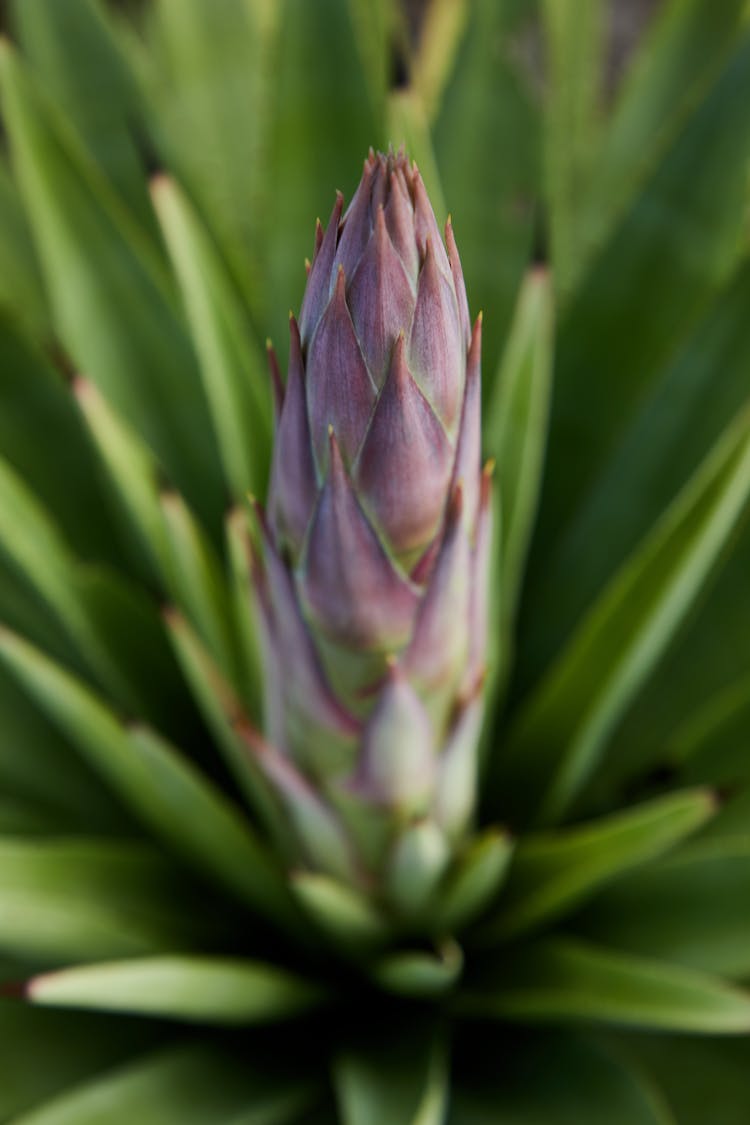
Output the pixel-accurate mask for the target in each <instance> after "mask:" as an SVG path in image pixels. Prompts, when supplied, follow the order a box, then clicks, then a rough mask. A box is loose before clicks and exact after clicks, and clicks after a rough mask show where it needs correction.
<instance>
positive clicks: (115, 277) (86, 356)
mask: <svg viewBox="0 0 750 1125" xmlns="http://www.w3.org/2000/svg"><path fill="white" fill-rule="evenodd" d="M0 81H1V82H2V90H3V95H4V105H5V119H4V120H5V125H6V128H7V130H8V133H9V137H10V145H11V156H12V159H13V163H14V167H15V170H16V173H17V175H18V178H19V183H20V188H21V194H22V197H23V200H24V203H25V206H26V209H27V213H28V216H29V221H30V224H31V227H32V231H33V234H34V239H35V242H36V245H37V248H38V250H39V255H40V260H41V263H42V267H43V271H44V276H45V282H46V284H47V286H48V288H49V292H50V298H51V301H52V305H53V309H54V314H55V322H56V325H57V327H58V330H59V331H60V333H61V335H62V337H63V338H64V340H65V344H66V346H67V348H68V349H69V351H70V352H71V354H72V356H73V359H74V361H75V363H76V364H77V365H78V366H79V367H80V368H81V369H82V370H83V371H84V372H85V373H86V374H87V375H88V376H89V377H90V378H92V379H93V380H95V381H96V382H97V384H98V385H99V386H101V387H102V389H103V391H104V393H105V394H106V395H107V396H108V397H110V398H111V400H112V402H113V403H114V405H115V406H116V407H117V408H118V409H120V410H122V413H123V415H124V416H125V417H126V418H127V419H128V420H129V421H130V422H131V423H132V424H134V425H135V426H136V427H137V428H138V429H139V430H140V432H141V433H143V434H144V435H145V436H146V438H147V440H148V441H149V442H150V443H151V444H152V446H153V448H154V449H156V450H157V452H158V453H159V455H160V457H161V459H162V460H163V462H164V465H165V466H166V468H167V470H168V471H169V472H170V473H171V474H173V479H174V481H175V483H176V484H177V485H178V486H180V487H182V488H184V489H185V491H186V492H187V494H188V495H189V496H191V497H192V499H193V501H194V503H195V504H196V506H197V507H198V509H199V511H200V512H201V513H202V514H203V515H204V516H206V518H207V520H208V522H211V520H213V525H212V526H215V523H216V515H215V514H216V512H217V511H221V508H222V493H223V489H222V485H221V479H220V472H219V468H218V458H217V455H216V448H215V445H214V444H213V442H212V441H211V440H210V438H209V437H208V435H207V434H206V427H205V417H206V405H205V399H204V396H203V390H202V387H201V386H200V380H199V376H198V371H197V365H196V362H195V358H194V356H193V354H192V351H191V349H190V346H189V343H188V340H187V337H186V335H185V331H184V328H183V326H182V324H181V323H180V320H179V318H178V315H177V313H176V311H175V307H174V300H173V297H172V293H171V289H170V285H169V282H168V279H167V278H166V277H165V276H164V274H163V270H162V266H161V261H160V259H159V257H158V255H156V253H155V252H154V250H153V247H152V246H151V244H150V243H148V241H147V240H146V239H144V236H143V234H142V231H141V230H140V229H139V228H138V227H137V225H136V224H134V223H133V222H132V220H131V218H130V216H129V215H128V214H127V212H126V211H125V209H124V208H123V207H122V206H121V205H120V202H119V200H118V199H117V198H116V197H115V195H114V194H113V192H112V190H111V189H110V187H109V185H108V184H107V182H106V180H105V179H104V178H103V177H102V176H101V173H100V171H99V169H98V168H97V167H96V165H95V164H93V162H91V160H90V158H88V157H87V155H86V153H85V152H84V151H83V150H82V149H81V147H80V145H79V143H78V142H77V139H76V137H75V136H74V135H73V133H72V132H71V131H70V130H69V129H68V128H66V126H65V122H64V121H63V120H61V119H59V115H58V114H57V112H55V111H53V109H52V108H51V107H50V105H49V104H48V103H47V102H46V101H45V100H44V99H43V98H42V97H41V95H40V93H39V91H38V90H37V89H36V87H35V85H34V83H33V81H32V79H31V77H30V75H29V73H28V71H27V70H26V68H25V67H24V66H23V64H22V63H21V62H20V61H19V60H18V58H17V57H16V55H15V54H14V53H13V51H12V50H11V49H10V48H9V47H8V46H7V45H5V46H3V48H2V52H1V54H0ZM124 305H126V306H127V309H128V315H127V317H123V315H122V310H123V306H124Z"/></svg>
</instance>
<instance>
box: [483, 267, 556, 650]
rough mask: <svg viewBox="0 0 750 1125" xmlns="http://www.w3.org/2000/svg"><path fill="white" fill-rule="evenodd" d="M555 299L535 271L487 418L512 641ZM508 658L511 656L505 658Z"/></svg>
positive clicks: (541, 443)
mask: <svg viewBox="0 0 750 1125" xmlns="http://www.w3.org/2000/svg"><path fill="white" fill-rule="evenodd" d="M553 333H554V322H553V301H552V287H551V285H550V277H549V274H548V273H547V271H546V270H544V269H541V268H537V269H534V270H533V271H532V272H531V273H529V274H528V275H527V277H526V280H525V281H524V284H523V286H522V288H521V291H520V294H519V297H518V304H517V306H516V311H515V314H514V318H513V325H512V328H511V332H510V335H509V337H508V340H507V343H506V344H505V348H504V351H503V356H502V360H501V363H500V369H499V371H498V375H497V378H496V380H495V382H494V385H493V387H492V394H491V398H490V401H489V408H488V410H487V412H486V416H485V424H484V436H485V446H486V448H487V452H488V453H489V454H490V455H491V456H492V457H494V458H495V459H496V462H497V474H496V478H497V488H498V489H499V491H500V510H501V513H502V521H503V534H502V541H501V543H500V544H499V551H500V555H501V557H500V558H499V559H497V560H495V566H494V568H493V573H495V574H497V573H499V574H500V575H501V587H500V588H501V597H500V603H501V618H502V623H501V632H502V637H503V643H504V645H506V646H507V645H508V644H509V643H510V639H511V631H512V627H513V622H514V619H515V611H516V605H517V601H518V596H519V593H520V588H521V581H522V577H523V571H524V566H525V563H526V554H527V550H528V546H529V540H530V538H531V532H532V529H533V526H534V520H535V517H536V510H537V503H538V500H539V491H540V487H541V481H542V467H543V462H544V449H545V445H546V442H547V422H548V415H549V401H550V394H551V389H552V359H553V346H554V342H553ZM506 661H507V657H506Z"/></svg>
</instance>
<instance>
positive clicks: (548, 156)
mask: <svg viewBox="0 0 750 1125" xmlns="http://www.w3.org/2000/svg"><path fill="white" fill-rule="evenodd" d="M542 16H543V20H544V30H545V44H546V48H547V53H548V55H547V66H548V68H549V69H548V82H549V89H548V91H547V97H546V101H545V128H544V150H545V152H544V155H545V172H546V176H545V178H546V183H547V196H548V212H549V224H550V235H551V248H552V266H553V270H554V279H555V286H556V290H557V292H558V294H559V295H560V298H561V300H564V299H565V297H566V296H567V295H568V293H569V292H570V289H571V287H572V284H573V282H574V279H575V274H576V271H577V269H578V267H577V258H578V247H579V245H580V243H581V241H582V240H583V239H582V233H581V229H580V228H581V226H582V223H583V221H584V220H585V218H586V217H587V215H588V212H587V211H586V210H585V209H583V208H582V206H581V204H582V199H583V195H582V187H583V186H584V185H585V184H586V182H587V179H588V176H589V172H590V169H591V167H592V166H594V165H595V159H596V155H597V147H598V140H599V131H600V129H601V124H602V122H601V103H602V84H603V73H602V71H603V58H604V54H603V51H602V44H603V42H604V33H605V5H604V4H603V3H602V0H583V2H581V0H545V2H544V3H543V4H542Z"/></svg>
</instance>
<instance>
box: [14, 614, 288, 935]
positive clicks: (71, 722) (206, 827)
mask: <svg viewBox="0 0 750 1125" xmlns="http://www.w3.org/2000/svg"><path fill="white" fill-rule="evenodd" d="M0 656H1V657H2V659H3V660H4V661H5V663H6V664H7V665H8V667H9V668H10V669H11V671H13V673H14V674H15V675H16V676H17V677H18V679H19V681H20V682H21V683H22V684H23V685H24V687H25V688H26V689H27V690H28V691H29V692H30V693H31V694H32V695H33V697H34V698H35V699H36V701H37V703H38V704H39V706H40V707H41V708H42V709H43V710H44V711H45V712H46V713H47V714H48V716H49V717H50V718H51V719H52V720H53V721H54V722H55V723H57V724H58V725H59V726H60V727H61V728H62V730H63V731H64V732H65V733H66V735H67V736H68V737H69V738H70V740H71V741H72V742H73V743H74V744H75V745H76V747H77V748H78V750H79V751H80V752H81V753H82V754H83V755H84V756H85V757H86V759H87V760H88V761H89V762H90V763H91V765H92V766H93V768H94V769H96V770H97V771H98V772H99V773H100V774H101V775H102V776H103V777H104V778H105V779H106V780H107V782H108V783H109V784H110V785H111V786H112V788H113V789H114V790H115V791H116V792H117V793H118V794H119V795H120V796H121V797H122V799H123V800H124V801H125V802H126V804H127V805H128V807H129V808H131V809H132V811H133V812H134V813H135V814H136V815H137V816H138V817H139V818H140V819H141V820H142V821H143V822H144V823H145V824H146V825H147V826H148V827H149V828H150V830H151V831H152V832H154V833H155V834H156V836H157V837H160V838H161V839H163V840H164V841H165V842H167V843H168V844H169V846H170V847H172V848H174V849H175V850H176V851H177V852H178V853H179V854H180V855H183V856H184V857H185V858H186V859H189V860H192V861H193V862H195V861H196V860H197V861H198V863H199V865H200V866H202V867H205V866H208V867H210V869H211V870H212V872H213V873H214V875H216V876H218V877H219V878H221V879H222V881H224V882H227V881H229V882H230V884H231V886H232V888H233V889H234V890H235V891H240V892H241V893H242V895H243V897H244V898H245V899H246V900H249V901H251V902H252V903H253V904H254V905H255V906H257V907H258V909H259V910H261V911H262V912H263V913H268V914H269V915H270V916H271V917H273V918H275V919H276V920H277V921H281V922H282V924H283V920H284V919H285V918H286V919H287V920H288V918H289V903H288V899H287V896H286V893H285V891H284V888H283V884H282V883H281V882H280V880H279V877H278V876H277V874H276V871H275V868H274V866H273V864H272V862H271V861H270V860H269V859H268V858H267V856H266V853H265V851H264V849H263V848H262V846H261V844H260V843H259V842H258V840H257V839H256V838H255V836H254V834H253V832H252V830H251V828H250V825H249V824H245V823H243V821H242V820H240V819H239V816H238V814H237V813H235V812H234V810H232V808H231V806H230V805H228V804H226V803H225V801H224V799H223V798H222V797H221V796H220V795H219V794H218V793H217V792H216V791H215V790H214V789H213V787H212V786H211V785H210V783H209V782H208V781H207V780H206V779H204V778H202V777H201V775H200V774H199V773H198V772H197V770H196V769H195V768H194V767H193V766H192V765H191V764H190V763H189V762H188V760H187V759H185V758H184V757H182V756H181V755H180V754H179V753H177V751H175V750H174V749H173V748H172V747H171V746H169V745H168V744H166V743H164V742H163V741H162V740H161V739H159V738H158V737H157V736H155V735H151V734H149V733H147V732H144V731H138V730H128V729H127V728H126V727H125V726H123V725H122V723H120V722H119V721H118V720H117V719H116V718H115V716H114V715H113V714H112V712H111V711H110V710H108V708H106V707H105V706H104V705H103V704H102V703H101V702H100V701H99V700H98V699H97V698H96V696H94V695H93V693H91V692H90V691H88V690H87V689H86V688H85V687H84V686H83V685H82V684H81V683H80V682H79V681H77V680H75V679H74V678H73V677H72V676H70V675H69V674H68V673H67V672H65V671H64V670H63V669H62V668H60V667H59V666H58V665H56V664H54V663H53V662H52V661H50V660H49V659H48V658H47V657H45V656H43V655H42V654H41V653H40V652H38V651H37V650H35V649H34V648H32V647H31V646H30V645H28V644H27V643H26V642H25V641H23V640H21V639H20V638H18V637H15V636H14V635H13V634H11V633H9V632H8V631H7V630H0ZM198 824H200V826H201V831H200V833H198V832H197V826H198ZM242 857H244V862H243V861H242Z"/></svg>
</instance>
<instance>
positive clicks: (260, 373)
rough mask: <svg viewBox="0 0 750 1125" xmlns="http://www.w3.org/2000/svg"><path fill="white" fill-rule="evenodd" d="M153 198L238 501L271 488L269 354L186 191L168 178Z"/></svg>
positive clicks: (159, 182) (157, 185)
mask: <svg viewBox="0 0 750 1125" xmlns="http://www.w3.org/2000/svg"><path fill="white" fill-rule="evenodd" d="M151 191H152V197H153V200H154V206H155V207H156V212H157V215H158V217H159V222H160V223H161V227H162V231H163V233H164V237H165V239H166V242H167V248H168V250H169V254H170V257H171V259H172V263H173V265H174V268H175V272H176V274H177V278H178V280H179V282H180V287H181V290H182V296H183V300H184V302H185V307H186V312H187V316H188V321H189V324H190V328H191V332H192V336H193V340H194V342H195V346H196V350H197V352H198V356H199V358H200V362H201V374H202V376H203V386H204V388H205V392H206V398H207V399H208V404H209V406H210V408H211V415H212V420H213V424H214V431H215V433H216V438H217V442H218V445H219V450H220V452H221V456H222V461H223V464H224V472H225V475H226V478H227V480H228V481H229V483H230V485H231V487H232V491H233V492H234V495H235V497H236V498H241V497H243V496H244V495H245V493H246V492H247V491H248V490H250V491H251V492H254V493H255V494H256V495H258V496H262V495H264V493H265V490H266V477H267V463H268V457H269V450H270V435H271V401H270V384H269V380H268V376H267V374H266V369H265V356H264V355H262V354H260V351H259V349H258V344H257V341H256V340H255V339H254V337H253V335H252V334H251V332H250V330H249V326H248V323H247V315H246V313H245V310H244V309H243V307H242V305H241V303H240V300H239V296H238V294H237V292H236V290H235V288H234V283H233V281H232V279H231V277H229V275H228V274H227V272H226V269H225V267H224V265H223V263H222V261H221V259H220V258H219V255H218V253H217V251H216V248H215V247H214V246H213V245H212V243H211V240H210V237H209V235H208V233H207V231H206V230H205V228H204V227H203V226H202V225H201V223H200V220H199V219H198V216H197V215H196V213H195V211H194V210H193V208H192V207H191V205H190V203H189V201H188V199H187V197H186V195H185V193H184V192H183V191H182V189H181V188H180V187H179V185H178V184H176V183H175V182H174V181H173V180H170V179H169V178H168V177H167V176H163V175H162V176H158V177H157V178H156V179H155V180H153V182H152V188H151Z"/></svg>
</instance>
